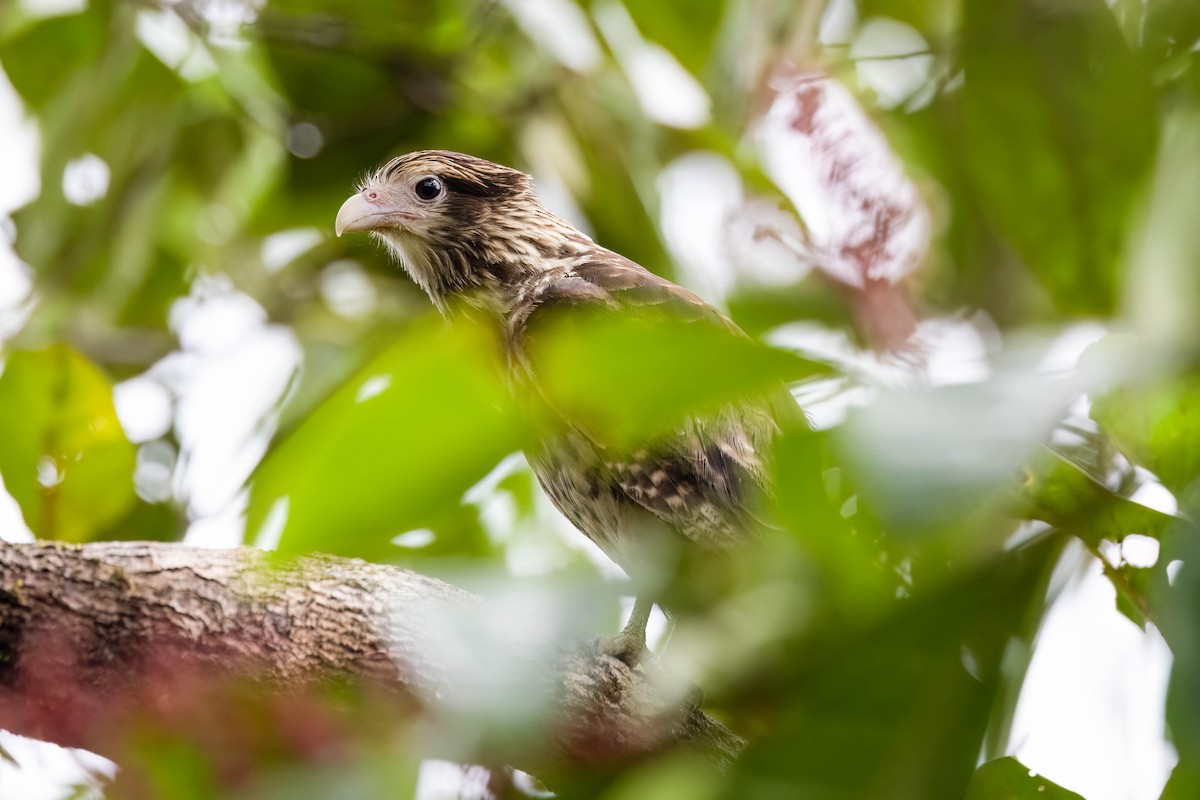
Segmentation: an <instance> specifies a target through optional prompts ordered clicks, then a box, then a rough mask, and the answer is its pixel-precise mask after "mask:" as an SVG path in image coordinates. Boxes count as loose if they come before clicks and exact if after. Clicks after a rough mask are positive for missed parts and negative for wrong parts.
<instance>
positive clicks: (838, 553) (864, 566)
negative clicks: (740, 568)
mask: <svg viewBox="0 0 1200 800" xmlns="http://www.w3.org/2000/svg"><path fill="white" fill-rule="evenodd" d="M773 462H774V465H775V474H776V497H777V502H778V505H779V511H780V516H781V517H782V518H783V520H784V522H785V523H786V524H787V527H788V530H789V532H790V533H791V534H792V535H793V536H795V537H796V538H797V540H798V541H799V542H800V545H801V546H802V547H803V548H804V550H805V552H806V553H807V555H808V556H809V557H810V558H812V559H813V560H814V561H815V562H816V564H817V565H818V566H819V568H820V570H821V572H822V573H823V578H824V580H823V583H822V587H821V589H822V594H823V596H825V597H826V598H827V599H828V600H829V601H830V602H831V603H835V604H837V605H838V606H839V608H838V611H839V612H846V613H848V614H849V615H850V616H851V618H861V617H862V616H863V615H864V614H870V613H874V612H876V611H878V610H879V609H880V606H881V604H882V603H883V602H885V601H887V600H890V599H892V598H893V597H894V593H895V581H894V580H893V579H891V578H890V577H889V575H888V574H887V572H886V571H885V567H884V565H883V563H882V561H881V558H880V543H879V542H878V541H876V540H875V538H874V536H873V535H872V533H873V532H872V531H871V530H870V529H869V527H868V526H865V525H862V524H861V518H860V519H859V520H852V519H847V517H848V516H852V515H849V514H845V512H844V509H845V508H846V506H845V503H846V501H847V499H848V497H847V496H844V493H843V492H841V491H839V492H838V493H837V494H836V495H835V496H833V497H831V496H830V493H829V491H828V490H827V488H826V486H827V483H828V481H827V480H826V476H827V474H828V469H829V468H828V441H827V436H826V435H825V434H822V433H816V432H808V431H804V432H793V433H790V434H787V435H785V436H783V437H780V439H779V441H778V442H776V446H775V454H774V459H773ZM843 477H844V476H843V475H842V474H841V470H838V482H839V483H840V482H842V480H843ZM839 489H840V487H839ZM849 497H853V498H854V499H855V504H857V495H850V496H849ZM856 523H858V524H856Z"/></svg>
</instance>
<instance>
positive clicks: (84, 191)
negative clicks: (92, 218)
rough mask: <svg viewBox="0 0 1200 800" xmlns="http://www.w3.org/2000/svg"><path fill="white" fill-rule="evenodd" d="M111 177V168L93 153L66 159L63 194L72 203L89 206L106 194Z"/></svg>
mask: <svg viewBox="0 0 1200 800" xmlns="http://www.w3.org/2000/svg"><path fill="white" fill-rule="evenodd" d="M111 179H112V170H110V169H109V168H108V163H107V162H105V160H104V159H102V158H101V157H100V156H98V155H96V154H95V153H84V154H83V155H82V156H80V157H79V158H75V159H72V160H70V161H68V162H67V166H66V168H65V169H63V179H62V189H63V196H64V197H66V198H67V202H68V203H71V204H72V205H77V206H90V205H91V204H92V203H94V202H96V201H97V200H100V199H102V198H103V197H104V195H106V194H108V182H109V180H111Z"/></svg>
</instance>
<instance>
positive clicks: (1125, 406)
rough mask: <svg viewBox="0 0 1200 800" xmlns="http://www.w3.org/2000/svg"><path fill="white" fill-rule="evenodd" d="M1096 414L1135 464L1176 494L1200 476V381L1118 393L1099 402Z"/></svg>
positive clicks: (1192, 379) (1186, 377) (1179, 381)
mask: <svg viewBox="0 0 1200 800" xmlns="http://www.w3.org/2000/svg"><path fill="white" fill-rule="evenodd" d="M1091 414H1092V418H1093V419H1095V420H1096V421H1097V422H1099V423H1100V424H1101V425H1103V426H1104V429H1105V431H1107V432H1108V434H1109V435H1110V436H1111V437H1112V438H1113V440H1114V441H1115V442H1116V444H1117V446H1118V447H1119V448H1120V449H1121V452H1123V453H1124V454H1125V455H1126V456H1127V457H1128V458H1129V460H1130V461H1132V462H1134V463H1135V464H1138V465H1140V466H1143V467H1145V468H1146V469H1148V470H1150V471H1151V472H1153V473H1154V474H1155V475H1157V476H1158V478H1159V479H1160V480H1161V481H1162V482H1163V485H1165V486H1166V487H1167V488H1168V489H1170V490H1172V491H1173V492H1180V491H1182V490H1183V489H1184V488H1186V487H1187V486H1188V485H1189V484H1190V483H1191V482H1192V481H1194V480H1195V479H1196V478H1197V477H1198V476H1200V376H1196V375H1182V376H1180V377H1178V378H1174V379H1171V380H1167V381H1161V382H1158V383H1156V384H1153V385H1150V386H1139V387H1131V388H1125V389H1117V390H1115V391H1112V392H1109V393H1108V394H1105V395H1102V396H1100V397H1098V398H1096V399H1094V400H1093V401H1092V411H1091Z"/></svg>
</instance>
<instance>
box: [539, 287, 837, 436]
mask: <svg viewBox="0 0 1200 800" xmlns="http://www.w3.org/2000/svg"><path fill="white" fill-rule="evenodd" d="M541 313H543V314H546V315H547V318H545V319H542V320H537V318H536V317H535V319H534V321H532V322H531V331H530V333H529V340H530V343H529V345H528V350H529V352H530V358H531V360H532V361H533V364H534V371H535V373H536V374H537V375H538V388H539V390H540V391H541V392H543V393H544V394H545V396H546V397H547V398H548V400H549V401H550V404H551V405H552V406H553V407H554V408H555V409H558V410H559V411H560V412H561V413H563V414H565V415H567V416H568V417H569V418H570V419H571V420H572V421H573V422H577V423H578V424H580V425H582V427H584V428H585V429H586V430H587V431H588V432H589V434H591V435H593V436H594V437H595V438H596V439H597V440H598V441H601V442H605V443H610V444H615V445H620V446H624V445H633V444H642V443H645V442H646V441H648V440H651V439H653V438H654V437H655V436H656V435H659V434H661V433H662V432H663V431H666V430H671V429H673V428H674V427H675V426H677V425H678V424H680V423H681V422H682V421H683V420H684V419H685V418H686V417H688V416H689V415H693V414H703V413H705V412H712V411H715V410H718V409H720V408H721V407H722V406H724V405H726V404H728V403H731V402H736V401H738V400H741V399H745V398H746V397H747V396H753V395H760V396H764V397H773V396H781V395H783V383H784V382H785V381H795V380H800V379H801V378H806V377H809V376H811V375H814V374H816V373H818V372H821V371H823V370H824V368H823V367H821V366H820V365H817V364H814V363H813V362H811V361H807V360H805V359H803V358H801V357H799V356H797V355H795V354H792V353H788V352H785V351H782V350H776V349H773V348H769V347H765V346H763V345H761V344H758V343H756V342H754V341H753V340H751V339H749V338H747V337H746V336H743V335H741V334H740V333H738V332H736V331H734V330H733V329H732V328H730V327H728V326H726V325H725V324H724V323H723V322H721V321H719V320H717V319H716V318H715V317H709V316H707V315H706V314H703V313H702V312H701V313H699V314H698V318H697V319H686V318H684V317H683V316H682V315H673V314H653V313H652V312H648V313H650V316H646V315H642V314H614V315H605V314H602V313H597V314H589V313H587V311H585V310H582V309H577V308H575V309H568V310H554V311H547V312H541ZM631 409H636V410H637V411H636V413H631Z"/></svg>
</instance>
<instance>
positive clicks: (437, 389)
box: [247, 319, 523, 557]
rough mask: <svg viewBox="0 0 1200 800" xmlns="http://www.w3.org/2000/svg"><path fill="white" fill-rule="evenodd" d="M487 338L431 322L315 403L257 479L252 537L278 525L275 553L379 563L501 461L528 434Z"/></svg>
mask: <svg viewBox="0 0 1200 800" xmlns="http://www.w3.org/2000/svg"><path fill="white" fill-rule="evenodd" d="M499 352H500V349H499V346H498V343H497V342H495V341H494V339H493V338H492V337H490V336H489V335H488V334H487V333H486V332H485V331H484V330H483V329H481V328H478V327H475V326H473V325H471V324H468V321H467V320H457V321H456V323H455V324H454V325H451V326H447V325H445V324H444V323H443V322H442V321H441V320H440V319H438V320H432V321H431V320H426V321H425V322H423V323H420V324H417V325H415V326H414V327H413V328H412V329H411V330H408V331H406V332H405V333H404V334H403V335H402V336H400V337H399V338H398V339H397V341H396V342H395V343H394V344H393V345H391V346H390V347H388V348H387V349H386V350H385V351H384V352H382V353H381V354H380V355H379V356H378V357H376V358H375V359H374V360H372V361H371V362H370V363H369V364H368V365H367V366H366V367H364V368H363V369H362V370H360V371H359V372H358V373H357V374H356V375H355V376H354V377H353V378H351V379H350V380H349V381H348V382H347V383H346V384H345V385H344V386H343V387H342V388H340V389H339V390H338V391H336V392H334V393H333V395H332V396H330V397H329V398H328V399H327V400H325V401H324V402H323V403H322V404H320V405H319V406H318V407H317V408H316V409H315V410H314V411H313V412H312V413H311V414H310V415H309V416H307V417H306V418H305V419H304V420H303V421H302V422H301V423H300V424H299V426H298V427H297V428H296V429H295V430H293V431H292V432H291V433H290V434H289V435H288V436H287V437H286V438H285V439H284V440H283V441H282V442H281V443H280V444H279V445H278V447H276V448H275V449H274V450H273V451H272V452H271V453H270V454H269V455H268V456H267V457H266V459H264V461H263V463H262V465H261V466H260V467H259V468H258V470H257V471H256V472H255V474H254V476H253V479H252V486H251V494H250V508H249V512H248V524H247V531H248V533H249V534H250V536H251V538H253V537H254V536H256V535H258V534H260V533H262V531H263V526H264V524H265V523H266V524H267V526H268V528H271V527H274V526H278V525H282V534H281V539H280V542H279V549H280V550H281V551H282V552H285V553H301V552H309V551H314V550H319V551H323V552H327V553H335V554H341V555H355V556H363V557H381V556H385V555H388V554H395V553H396V552H397V551H396V550H395V548H394V547H393V546H392V545H391V544H390V543H389V540H390V539H391V538H392V537H393V536H394V535H396V534H399V533H402V532H404V531H408V530H411V529H413V528H419V527H424V526H425V524H426V522H427V521H428V519H429V517H430V515H432V514H434V513H435V512H436V511H437V510H438V509H440V508H443V507H444V506H445V505H446V504H449V503H453V502H457V501H458V500H459V499H460V498H461V497H462V494H463V492H464V491H465V490H466V489H467V488H468V487H470V486H471V484H473V483H474V482H475V481H477V480H478V479H479V478H480V477H481V476H482V475H483V474H484V473H485V472H486V471H487V470H488V469H489V468H490V467H492V466H493V465H494V464H495V463H496V462H497V461H499V459H500V458H501V457H502V456H504V455H505V454H507V453H510V452H512V451H513V450H517V449H519V448H520V446H521V444H522V439H523V426H522V424H521V423H520V422H519V420H518V419H517V418H516V417H514V416H512V415H510V414H508V413H507V410H508V408H509V405H510V403H509V399H508V392H507V389H506V388H505V386H504V383H503V380H502V374H503V373H502V371H501V369H500V367H499V364H498V359H497V358H496V357H494V356H495V354H498V353H499Z"/></svg>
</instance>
